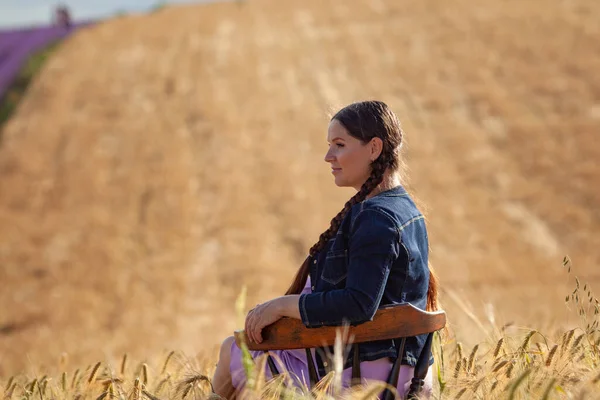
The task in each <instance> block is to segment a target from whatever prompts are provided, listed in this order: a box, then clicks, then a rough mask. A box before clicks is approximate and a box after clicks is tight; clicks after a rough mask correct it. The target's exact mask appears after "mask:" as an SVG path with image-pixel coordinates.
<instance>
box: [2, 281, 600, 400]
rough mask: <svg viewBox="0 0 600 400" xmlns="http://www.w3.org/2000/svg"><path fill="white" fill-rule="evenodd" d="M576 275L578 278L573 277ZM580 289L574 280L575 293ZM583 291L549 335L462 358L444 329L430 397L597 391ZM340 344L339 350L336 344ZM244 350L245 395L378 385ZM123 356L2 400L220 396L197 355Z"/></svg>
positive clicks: (323, 395) (373, 390) (352, 395)
mask: <svg viewBox="0 0 600 400" xmlns="http://www.w3.org/2000/svg"><path fill="white" fill-rule="evenodd" d="M576 281H577V282H579V281H578V280H577V278H576ZM585 286H586V287H587V284H586V285H585ZM579 289H580V288H579V286H578V284H577V286H576V288H575V293H576V294H577V293H578V292H579ZM588 290H589V293H590V294H589V299H588V301H586V302H585V303H575V304H574V305H575V309H574V310H573V311H574V312H576V313H577V314H578V315H579V316H580V317H582V324H581V327H579V328H576V329H572V330H569V331H567V332H564V333H563V334H562V335H555V336H554V337H547V336H545V335H543V334H541V333H540V332H538V331H537V330H525V331H524V332H521V333H516V334H506V333H505V334H503V336H502V337H500V338H499V339H498V340H497V341H496V340H495V338H493V337H492V339H494V340H488V341H486V342H482V343H479V344H477V345H475V346H474V347H473V348H472V349H471V351H470V353H469V356H468V357H464V356H463V354H464V350H463V346H462V345H461V343H459V342H454V341H453V340H452V338H450V337H448V336H447V335H439V334H436V337H435V340H434V344H433V351H434V356H435V359H436V364H435V365H434V370H435V371H436V379H435V381H436V384H437V385H436V386H437V390H436V392H435V395H434V398H436V399H460V398H465V399H489V398H503V399H504V398H506V399H529V398H538V399H544V400H545V399H550V398H556V396H562V397H564V398H580V399H584V398H585V399H590V398H598V397H597V393H598V391H599V390H600V374H599V373H598V371H599V369H600V347H599V343H600V330H599V329H598V327H597V323H598V321H600V315H599V312H597V311H595V310H596V309H595V308H594V305H597V304H598V299H597V298H596V297H595V296H594V295H593V293H592V291H591V289H588ZM590 306H591V307H592V309H593V310H594V311H592V312H591V313H588V311H586V310H588V309H589V307H590ZM581 310H584V311H581ZM594 322H595V324H594ZM590 323H591V325H590ZM592 326H593V328H592ZM584 327H585V328H584ZM493 328H494V330H495V332H496V333H499V332H500V330H499V329H498V328H497V327H493ZM576 332H577V336H576V337H575V339H574V340H573V337H574V335H575V333H576ZM580 332H581V333H580ZM338 347H339V349H341V346H338ZM339 349H338V350H339ZM244 350H245V351H244ZM243 353H244V356H245V359H244V363H243V364H244V365H245V370H246V376H247V382H248V383H247V387H246V389H245V390H244V391H243V393H242V394H241V397H243V398H244V399H281V398H284V399H298V400H301V399H315V398H316V399H322V400H328V399H375V398H377V395H379V394H380V393H381V390H382V388H383V387H384V386H383V385H375V384H373V385H367V386H359V387H356V388H354V389H353V390H342V389H341V388H340V387H339V383H338V384H336V379H335V376H336V372H335V371H336V369H335V367H334V368H333V371H331V372H330V373H329V374H328V375H327V376H326V377H325V378H323V379H322V381H321V382H319V384H318V385H317V387H315V388H313V389H312V391H311V390H309V389H308V388H304V387H300V388H299V387H294V386H293V385H290V384H286V383H287V382H291V381H290V380H289V379H287V377H286V374H285V373H284V374H282V375H281V376H279V377H278V378H277V379H273V380H270V381H266V380H265V376H264V371H265V370H266V360H265V359H264V357H261V358H259V359H257V360H254V361H255V363H253V362H252V359H251V356H250V353H249V352H248V351H247V349H243ZM340 354H341V351H339V352H337V353H336V354H335V355H334V357H335V360H334V365H335V364H336V363H337V364H339V365H340V366H341V365H342V362H341V361H342V360H341V357H339V355H340ZM336 356H337V357H336ZM127 360H128V358H127V355H124V356H123V358H122V361H121V363H120V368H119V369H118V370H117V369H115V368H113V367H111V366H110V365H107V364H103V363H101V362H98V363H96V364H95V365H94V366H93V367H92V366H88V367H87V368H86V369H82V370H80V369H77V370H75V372H74V373H71V372H66V371H65V372H62V374H61V375H60V377H56V378H52V377H49V376H47V375H44V376H42V377H37V376H36V377H30V376H29V377H28V376H17V377H11V378H10V379H8V381H7V382H6V383H5V384H4V382H0V392H1V391H2V390H3V391H4V399H5V400H8V399H13V398H15V399H16V398H22V399H24V398H26V399H29V398H31V399H34V398H39V399H40V400H43V399H79V400H84V399H104V398H109V399H113V398H114V399H148V400H156V399H182V400H183V399H217V398H219V397H218V396H217V395H215V394H213V393H212V384H211V381H210V376H211V375H212V373H213V370H214V368H212V367H211V366H210V365H211V364H212V363H211V364H209V363H206V362H204V363H200V364H198V363H197V362H196V360H193V359H192V360H190V359H189V358H186V357H185V355H183V354H179V353H176V352H174V351H171V352H170V353H169V354H168V355H167V356H166V357H165V358H164V360H163V361H162V362H157V363H155V364H154V365H149V364H148V363H147V362H140V363H139V364H138V365H137V367H136V368H133V369H130V368H128V367H127V365H128V361H127ZM159 361H160V360H159ZM117 365H119V364H117ZM62 367H63V368H64V365H63V366H62ZM340 371H341V368H340ZM71 374H72V379H71V380H70V381H69V379H68V377H69V375H71Z"/></svg>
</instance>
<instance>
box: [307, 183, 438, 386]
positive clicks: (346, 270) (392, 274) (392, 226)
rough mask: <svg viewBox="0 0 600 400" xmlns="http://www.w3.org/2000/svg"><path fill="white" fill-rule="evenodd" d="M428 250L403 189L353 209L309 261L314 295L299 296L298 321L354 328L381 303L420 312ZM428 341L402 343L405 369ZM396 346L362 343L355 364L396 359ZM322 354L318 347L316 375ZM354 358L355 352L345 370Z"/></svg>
mask: <svg viewBox="0 0 600 400" xmlns="http://www.w3.org/2000/svg"><path fill="white" fill-rule="evenodd" d="M428 251H429V244H428V237H427V230H426V227H425V220H424V218H423V215H422V214H421V213H420V212H419V210H418V209H417V207H416V205H415V203H414V202H413V200H412V199H411V198H410V196H409V195H408V193H407V192H406V190H405V189H404V188H403V187H402V186H398V187H396V188H393V189H390V190H387V191H385V192H382V193H380V194H378V195H376V196H374V197H372V198H370V199H367V200H364V201H363V202H361V203H358V204H356V205H354V206H353V207H352V209H351V210H350V212H348V213H347V214H346V216H345V217H344V219H343V221H342V223H341V225H340V228H339V230H338V232H337V234H336V236H335V237H334V238H332V239H331V240H330V241H329V242H328V244H327V245H326V246H325V248H324V249H323V250H322V251H320V252H319V253H318V254H316V255H315V257H314V258H313V259H311V269H310V278H311V282H312V288H311V289H312V292H313V293H310V294H302V295H301V296H300V299H299V306H300V315H301V317H302V322H303V323H304V325H305V326H306V327H308V328H316V327H320V326H336V325H342V324H343V323H344V322H346V323H349V324H351V325H357V324H360V323H362V322H366V321H370V320H372V319H373V316H374V314H375V312H376V311H377V309H378V308H380V307H381V306H383V305H389V304H398V303H411V304H412V305H414V306H415V307H418V308H420V309H423V310H425V307H426V304H427V289H428V286H429V268H428V263H427V259H428ZM426 337H427V335H419V336H416V337H412V338H407V340H406V345H405V354H404V357H403V359H402V364H407V365H410V366H413V367H414V366H415V364H416V361H417V358H418V357H419V354H420V353H421V350H422V348H423V345H424V343H425V339H426ZM397 345H399V343H396V341H395V340H380V341H372V342H366V343H361V344H360V346H359V349H360V350H359V358H360V361H373V360H376V359H379V358H382V357H390V358H391V359H392V360H394V359H396V357H397V347H396V346H397ZM319 350H321V351H319ZM322 350H323V349H322V348H320V349H317V359H318V360H317V361H318V363H317V364H318V367H319V374H320V375H321V376H323V375H324V374H325V371H324V368H323V362H322V359H321V360H319V358H321V357H319V356H318V355H319V353H323V352H322ZM329 351H332V348H331V347H330V348H329ZM351 360H352V351H351V352H350V354H349V356H348V357H347V358H346V365H345V368H347V367H349V366H350V365H351ZM432 361H433V359H431V360H430V362H432Z"/></svg>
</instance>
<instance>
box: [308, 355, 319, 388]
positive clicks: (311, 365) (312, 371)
mask: <svg viewBox="0 0 600 400" xmlns="http://www.w3.org/2000/svg"><path fill="white" fill-rule="evenodd" d="M305 350H306V362H307V363H308V377H309V379H310V387H309V389H312V388H314V387H315V385H316V384H317V382H318V381H319V377H318V376H317V369H316V368H315V361H314V359H313V356H312V353H311V352H310V349H305Z"/></svg>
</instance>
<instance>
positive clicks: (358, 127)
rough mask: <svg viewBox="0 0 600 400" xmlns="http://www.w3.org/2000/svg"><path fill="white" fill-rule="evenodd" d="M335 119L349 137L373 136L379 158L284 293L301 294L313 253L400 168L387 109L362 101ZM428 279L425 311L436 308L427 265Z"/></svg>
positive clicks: (398, 138)
mask: <svg viewBox="0 0 600 400" xmlns="http://www.w3.org/2000/svg"><path fill="white" fill-rule="evenodd" d="M333 120H336V121H338V122H339V123H341V124H342V125H343V126H344V128H346V130H347V131H348V133H349V134H350V136H352V137H354V138H356V139H358V140H360V141H361V142H363V143H365V144H366V143H368V142H369V141H370V140H371V139H373V138H374V137H378V138H380V139H381V140H382V142H383V148H382V150H381V154H380V155H379V157H378V158H377V159H376V160H375V161H373V162H372V163H371V175H370V176H369V178H367V180H366V181H365V183H363V185H362V187H361V188H360V190H359V191H358V192H357V193H356V194H355V195H354V196H352V197H351V198H350V200H348V201H347V202H346V204H345V205H344V208H343V209H342V210H341V211H340V212H339V213H338V214H337V215H336V216H335V217H334V218H333V219H332V220H331V222H330V224H329V228H328V229H327V230H326V231H325V232H323V233H321V236H320V237H319V240H318V241H317V243H315V244H314V245H313V246H312V247H311V248H310V250H309V255H308V257H307V258H306V259H305V260H304V262H303V263H302V265H301V266H300V269H299V270H298V272H297V273H296V276H295V277H294V280H293V282H292V284H291V285H290V287H289V288H288V290H287V292H286V294H299V293H301V292H302V289H303V288H304V285H306V279H307V278H308V274H309V270H310V261H311V259H312V258H313V257H314V256H315V254H316V253H318V252H319V251H321V250H322V249H323V248H324V247H325V245H326V244H327V242H328V241H329V240H330V239H331V238H333V237H334V236H335V234H336V233H337V231H338V229H339V227H340V224H341V223H342V220H343V219H344V217H345V216H346V213H347V212H348V211H350V209H351V208H352V206H354V205H355V204H358V203H360V202H361V201H363V200H365V199H366V198H367V196H368V195H369V193H371V192H372V191H373V189H375V188H376V187H377V186H378V185H379V184H380V183H381V182H382V180H383V174H384V172H385V171H386V169H388V168H389V169H390V171H392V172H396V171H398V170H399V169H400V166H401V160H400V147H401V145H402V129H401V127H400V121H398V118H397V117H396V115H395V114H394V113H393V112H392V111H391V110H390V109H389V107H388V106H387V105H386V104H385V103H383V102H381V101H363V102H358V103H353V104H350V105H348V106H346V107H344V108H342V109H341V110H339V111H338V112H337V113H336V114H335V115H334V116H333V117H332V118H331V121H333ZM429 271H430V278H429V289H428V291H427V310H428V311H431V310H436V309H437V278H436V276H435V274H434V273H433V271H432V269H431V266H429Z"/></svg>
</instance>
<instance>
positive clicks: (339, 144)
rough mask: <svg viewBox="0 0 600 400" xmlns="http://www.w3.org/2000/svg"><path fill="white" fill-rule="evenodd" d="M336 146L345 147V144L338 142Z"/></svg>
mask: <svg viewBox="0 0 600 400" xmlns="http://www.w3.org/2000/svg"><path fill="white" fill-rule="evenodd" d="M336 146H337V147H344V145H343V144H341V143H336Z"/></svg>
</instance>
